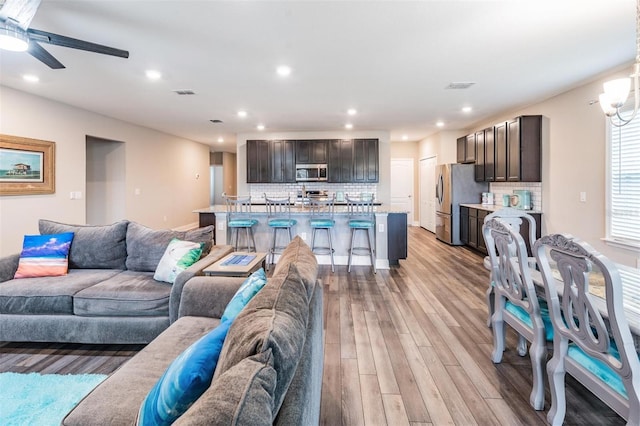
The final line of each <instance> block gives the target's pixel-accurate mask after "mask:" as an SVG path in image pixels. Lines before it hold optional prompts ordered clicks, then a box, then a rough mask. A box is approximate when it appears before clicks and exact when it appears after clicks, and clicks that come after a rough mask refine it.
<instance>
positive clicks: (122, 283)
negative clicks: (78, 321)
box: [73, 271, 171, 316]
mask: <svg viewBox="0 0 640 426" xmlns="http://www.w3.org/2000/svg"><path fill="white" fill-rule="evenodd" d="M170 294H171V285H169V284H167V283H162V282H159V281H156V280H154V279H153V274H152V273H150V272H133V271H122V272H120V273H119V274H117V275H114V276H113V277H110V278H108V279H106V280H104V281H102V282H100V283H98V284H96V285H93V286H91V287H88V288H86V289H84V290H81V291H79V292H78V293H76V294H75V296H74V297H73V313H74V314H75V315H80V316H169V295H170Z"/></svg>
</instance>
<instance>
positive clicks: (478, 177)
mask: <svg viewBox="0 0 640 426" xmlns="http://www.w3.org/2000/svg"><path fill="white" fill-rule="evenodd" d="M475 142H476V145H475V150H476V165H475V167H474V176H475V181H476V182H484V180H485V177H484V162H485V158H484V155H485V154H484V153H485V138H484V130H481V131H479V132H476V137H475Z"/></svg>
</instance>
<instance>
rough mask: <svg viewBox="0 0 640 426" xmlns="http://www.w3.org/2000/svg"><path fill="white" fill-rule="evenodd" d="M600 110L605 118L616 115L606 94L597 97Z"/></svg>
mask: <svg viewBox="0 0 640 426" xmlns="http://www.w3.org/2000/svg"><path fill="white" fill-rule="evenodd" d="M598 100H599V102H600V108H602V112H604V114H605V115H606V116H607V117H611V116H613V115H614V114H615V113H616V108H615V107H613V106H612V105H611V99H610V98H609V96H608V95H607V94H606V93H601V94H600V96H599V97H598Z"/></svg>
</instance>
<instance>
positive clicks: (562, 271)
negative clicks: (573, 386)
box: [534, 234, 640, 426]
mask: <svg viewBox="0 0 640 426" xmlns="http://www.w3.org/2000/svg"><path fill="white" fill-rule="evenodd" d="M534 254H535V257H536V260H537V263H538V267H539V268H540V269H541V273H542V279H543V282H544V287H545V295H546V299H547V303H548V305H549V310H550V313H551V321H552V322H553V327H554V339H553V357H552V358H551V360H550V361H549V363H548V364H547V374H548V376H549V387H550V389H551V409H550V410H549V413H548V415H547V420H548V421H549V423H550V424H552V425H561V424H562V422H563V420H564V416H565V411H566V396H565V373H569V374H570V375H572V376H573V377H574V378H575V379H576V380H578V381H579V382H580V383H582V384H583V385H584V386H585V387H586V388H587V389H588V390H590V391H591V392H592V393H593V394H594V395H596V396H597V397H598V398H599V399H600V400H602V401H603V402H604V403H606V404H607V405H608V406H609V407H611V408H612V409H613V410H614V411H616V412H617V413H618V414H619V415H620V416H621V417H623V418H624V419H626V420H627V424H628V425H636V426H637V425H639V424H640V401H639V399H638V398H639V396H638V395H639V394H640V361H639V360H638V354H637V353H636V349H635V345H634V341H633V337H632V336H631V330H630V328H629V324H628V323H627V320H626V318H625V315H624V311H623V304H622V282H621V279H620V274H619V272H618V269H617V267H616V266H615V265H614V264H613V263H612V262H611V261H610V260H609V259H607V258H606V257H605V256H603V255H602V254H600V253H598V252H597V251H596V250H594V249H593V248H592V247H591V246H590V245H589V244H587V243H584V242H582V241H580V240H578V239H576V238H573V237H572V236H570V235H563V234H554V235H548V236H544V237H542V238H541V239H540V240H538V241H537V242H536V244H535V246H534ZM596 268H597V270H599V272H598V274H602V277H601V278H602V281H604V287H605V289H604V290H605V300H606V311H607V312H606V315H605V318H607V321H608V326H607V324H606V323H605V320H604V318H603V315H602V313H601V312H600V311H599V310H598V308H597V307H596V306H595V305H594V300H595V299H594V297H595V296H592V295H591V294H590V293H589V285H590V277H591V276H592V275H594V274H595V272H594V269H596ZM554 272H555V273H554Z"/></svg>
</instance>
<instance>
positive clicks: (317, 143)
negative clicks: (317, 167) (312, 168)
mask: <svg viewBox="0 0 640 426" xmlns="http://www.w3.org/2000/svg"><path fill="white" fill-rule="evenodd" d="M327 142H328V141H326V140H309V141H296V163H298V164H326V163H327V144H328V143H327Z"/></svg>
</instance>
